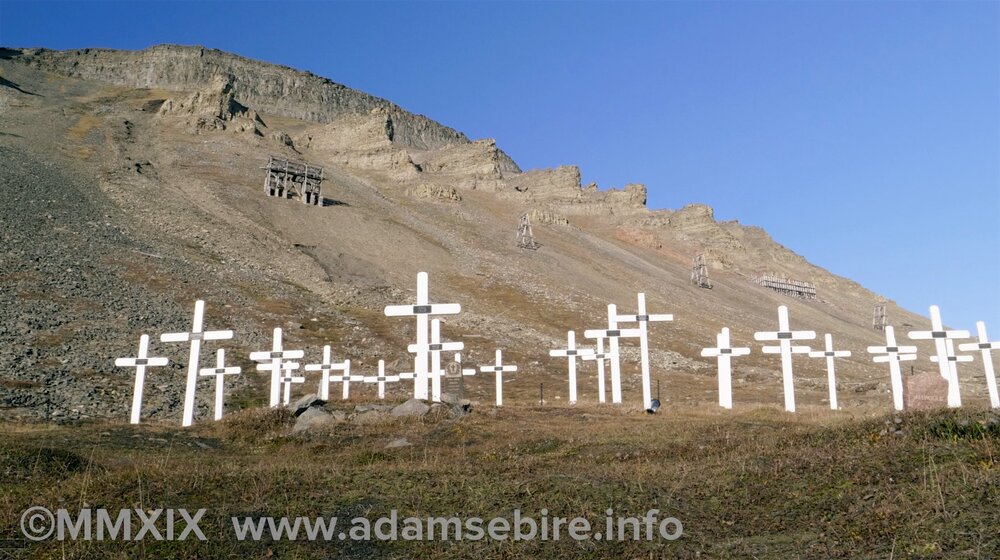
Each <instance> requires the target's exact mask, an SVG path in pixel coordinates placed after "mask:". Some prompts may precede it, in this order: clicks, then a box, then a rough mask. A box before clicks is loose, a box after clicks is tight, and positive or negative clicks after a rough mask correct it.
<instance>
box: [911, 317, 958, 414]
mask: <svg viewBox="0 0 1000 560" xmlns="http://www.w3.org/2000/svg"><path fill="white" fill-rule="evenodd" d="M930 312H931V330H929V331H910V333H909V336H910V339H912V340H933V341H934V349H935V350H936V352H937V359H936V360H934V359H932V360H931V361H934V362H937V364H938V368H940V371H941V377H943V378H944V379H945V380H947V381H948V406H949V407H951V408H957V407H960V406H962V394H961V392H960V391H959V388H958V368H957V367H956V366H955V364H954V363H952V362H951V361H950V360H949V359H948V358H950V357H952V356H954V355H955V348H954V345H952V348H951V350H950V351H949V349H948V344H946V343H945V341H946V340H950V339H956V338H969V331H948V330H945V328H944V323H943V322H942V321H941V309H940V308H939V307H938V306H936V305H932V306H931V307H930Z"/></svg>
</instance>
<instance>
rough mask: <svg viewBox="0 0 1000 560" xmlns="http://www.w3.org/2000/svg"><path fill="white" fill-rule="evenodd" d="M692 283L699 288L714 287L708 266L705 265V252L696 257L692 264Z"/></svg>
mask: <svg viewBox="0 0 1000 560" xmlns="http://www.w3.org/2000/svg"><path fill="white" fill-rule="evenodd" d="M691 283H692V284H694V285H695V286H698V287H699V288H708V289H709V290H711V289H712V281H711V280H709V279H708V267H707V266H705V255H703V254H700V255H697V256H696V257H695V258H694V264H693V265H692V266H691Z"/></svg>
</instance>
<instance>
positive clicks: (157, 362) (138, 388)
mask: <svg viewBox="0 0 1000 560" xmlns="http://www.w3.org/2000/svg"><path fill="white" fill-rule="evenodd" d="M148 352H149V335H148V334H144V335H142V336H140V337H139V353H138V354H137V355H136V357H134V358H118V359H117V360H115V365H116V366H118V367H134V368H135V389H133V390H132V417H131V418H130V420H129V421H130V422H131V423H132V424H138V423H139V413H140V412H141V411H142V388H143V386H144V385H145V384H146V368H147V367H156V366H165V365H167V364H169V363H170V360H168V359H166V358H159V357H156V358H153V357H149V356H148Z"/></svg>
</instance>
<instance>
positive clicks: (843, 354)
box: [809, 333, 851, 410]
mask: <svg viewBox="0 0 1000 560" xmlns="http://www.w3.org/2000/svg"><path fill="white" fill-rule="evenodd" d="M825 341H826V350H815V351H812V352H809V357H810V358H826V381H827V383H828V384H829V385H830V410H837V409H839V408H840V406H838V405H837V374H836V372H835V371H834V366H833V359H834V358H849V357H850V356H851V351H850V350H834V349H833V335H831V334H830V333H827V334H826V336H825Z"/></svg>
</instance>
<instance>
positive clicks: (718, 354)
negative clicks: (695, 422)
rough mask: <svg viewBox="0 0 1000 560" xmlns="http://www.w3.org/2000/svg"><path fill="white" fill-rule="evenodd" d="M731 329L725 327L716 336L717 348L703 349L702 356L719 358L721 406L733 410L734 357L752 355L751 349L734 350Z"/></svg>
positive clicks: (739, 348)
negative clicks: (730, 339)
mask: <svg viewBox="0 0 1000 560" xmlns="http://www.w3.org/2000/svg"><path fill="white" fill-rule="evenodd" d="M729 344H730V343H729V328H728V327H723V329H722V332H720V333H719V334H717V335H715V348H703V349H702V351H701V355H702V356H704V357H706V358H712V357H715V358H718V362H719V406H721V407H722V408H728V409H732V408H733V368H732V358H733V356H746V355H748V354H750V349H749V348H744V347H738V348H733V347H732V346H730V345H729Z"/></svg>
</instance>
